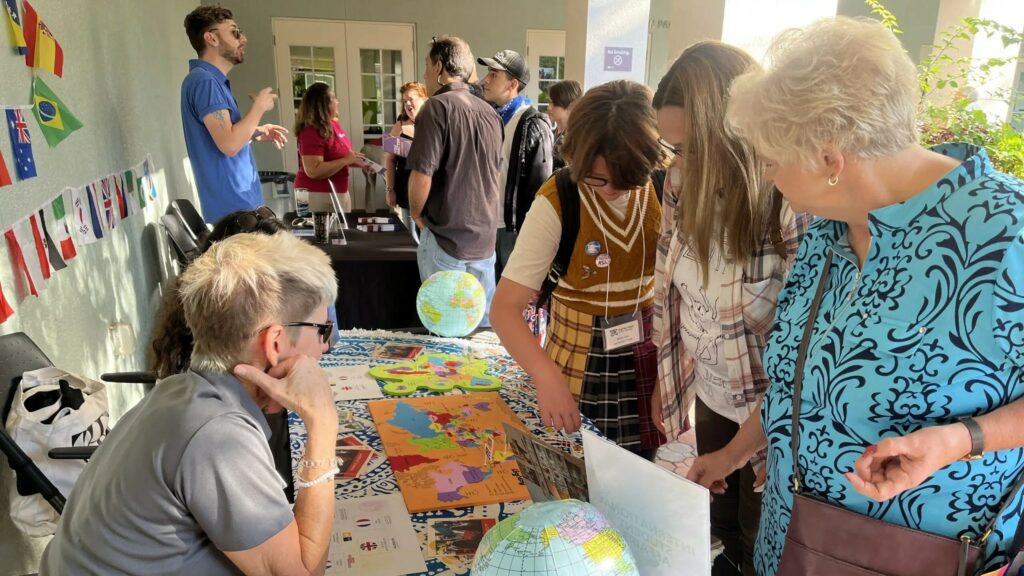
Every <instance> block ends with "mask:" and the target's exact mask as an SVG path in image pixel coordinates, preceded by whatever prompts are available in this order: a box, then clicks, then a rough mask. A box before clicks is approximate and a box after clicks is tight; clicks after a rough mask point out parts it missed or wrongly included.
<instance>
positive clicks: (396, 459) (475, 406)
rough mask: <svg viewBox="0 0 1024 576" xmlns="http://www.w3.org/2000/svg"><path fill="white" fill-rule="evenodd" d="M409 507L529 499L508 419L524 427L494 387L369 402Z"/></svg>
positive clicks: (435, 507) (417, 509) (414, 509)
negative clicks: (506, 428)
mask: <svg viewBox="0 0 1024 576" xmlns="http://www.w3.org/2000/svg"><path fill="white" fill-rule="evenodd" d="M369 408H370V414H371V415H373V421H374V423H376V425H377V431H378V432H379V433H380V439H381V442H382V443H383V444H384V451H385V453H387V456H388V461H389V462H390V463H391V468H392V470H393V471H394V473H395V477H396V478H397V479H398V486H399V488H400V489H401V490H402V496H403V497H404V498H405V505H406V507H407V508H408V509H409V512H413V513H415V512H427V511H430V510H443V509H445V508H457V507H462V506H477V505H481V504H494V503H497V502H509V501H513V500H526V499H528V498H529V493H528V492H527V490H526V486H525V484H524V482H523V479H522V474H520V472H519V468H518V467H517V466H516V463H515V456H514V454H513V452H512V450H511V448H510V447H509V445H508V440H507V437H506V436H505V433H504V428H503V424H504V423H508V424H510V425H511V426H514V427H516V428H518V429H520V430H523V431H526V427H525V426H523V423H522V422H521V421H520V420H519V418H518V417H516V415H515V413H513V412H512V410H511V409H510V408H509V407H508V405H507V404H505V402H504V401H503V400H502V399H501V397H500V396H498V394H497V393H495V392H479V393H474V394H460V395H452V396H428V397H419V398H402V399H399V400H377V401H374V402H370V403H369Z"/></svg>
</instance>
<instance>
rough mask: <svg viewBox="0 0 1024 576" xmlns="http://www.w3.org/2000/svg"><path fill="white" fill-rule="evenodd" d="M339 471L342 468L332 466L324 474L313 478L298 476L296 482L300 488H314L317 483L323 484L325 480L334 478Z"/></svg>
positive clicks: (296, 485)
mask: <svg viewBox="0 0 1024 576" xmlns="http://www.w3.org/2000/svg"><path fill="white" fill-rule="evenodd" d="M338 472H340V470H338V467H337V466H335V467H334V468H331V469H330V470H328V471H327V472H325V473H324V474H323V475H322V476H317V477H316V478H314V479H312V480H303V479H302V478H298V481H297V482H296V483H295V487H296V488H298V489H300V490H301V489H303V488H312V487H313V486H316V485H317V484H323V483H324V482H327V481H328V480H330V479H331V478H334V475H335V474H337V473H338Z"/></svg>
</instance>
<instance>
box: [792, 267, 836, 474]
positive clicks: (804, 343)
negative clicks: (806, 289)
mask: <svg viewBox="0 0 1024 576" xmlns="http://www.w3.org/2000/svg"><path fill="white" fill-rule="evenodd" d="M832 254H833V252H832V250H829V251H828V256H827V257H826V258H825V266H824V270H822V271H821V279H820V280H818V289H817V290H815V292H814V300H812V301H811V310H810V312H808V313H807V322H806V323H805V324H804V337H803V339H802V340H800V348H799V350H798V352H797V355H796V372H795V373H794V375H793V427H792V429H791V430H790V432H789V445H790V448H791V449H792V451H793V494H799V493H800V486H801V484H802V478H801V477H800V465H799V464H798V463H797V462H798V460H797V453H798V452H799V450H800V400H801V398H800V394H801V391H802V390H803V384H804V362H805V361H806V360H807V349H808V347H810V344H811V333H812V332H814V320H815V318H817V317H818V308H819V307H820V306H821V298H822V296H823V295H824V294H825V286H826V285H827V284H828V277H829V274H830V273H831V271H832Z"/></svg>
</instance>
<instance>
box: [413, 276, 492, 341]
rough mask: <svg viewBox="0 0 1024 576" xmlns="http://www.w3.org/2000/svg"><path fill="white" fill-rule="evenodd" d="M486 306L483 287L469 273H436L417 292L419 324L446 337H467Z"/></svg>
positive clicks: (477, 322) (477, 323)
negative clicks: (421, 323)
mask: <svg viewBox="0 0 1024 576" xmlns="http://www.w3.org/2000/svg"><path fill="white" fill-rule="evenodd" d="M486 306H487V298H486V294H485V293H484V287H483V285H482V284H480V281H479V280H477V279H476V278H475V277H474V276H473V275H472V274H469V273H468V272H456V271H452V270H444V271H441V272H435V273H434V274H432V275H431V276H430V278H427V279H426V281H425V282H423V284H422V285H421V286H420V290H419V292H417V293H416V313H417V314H419V317H420V322H423V326H424V327H426V329H427V330H430V331H431V332H433V333H434V334H437V335H439V336H445V337H447V338H462V337H464V336H468V335H469V334H470V333H471V332H472V331H473V330H475V329H476V327H477V325H479V324H480V321H481V320H483V317H484V308H485V307H486Z"/></svg>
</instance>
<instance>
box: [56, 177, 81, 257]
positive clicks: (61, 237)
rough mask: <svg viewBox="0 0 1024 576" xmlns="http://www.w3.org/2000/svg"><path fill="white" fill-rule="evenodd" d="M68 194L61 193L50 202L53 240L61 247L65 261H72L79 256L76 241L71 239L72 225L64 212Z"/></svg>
mask: <svg viewBox="0 0 1024 576" xmlns="http://www.w3.org/2000/svg"><path fill="white" fill-rule="evenodd" d="M67 192H68V191H67V190H65V191H64V192H61V193H60V196H57V197H56V198H54V199H53V202H50V217H51V220H50V221H51V222H53V240H54V242H56V243H57V246H58V247H60V255H61V256H62V257H63V258H64V260H71V259H72V258H74V257H75V256H77V255H78V251H77V250H76V249H75V241H74V240H73V239H72V238H71V224H70V223H69V222H68V215H67V212H66V211H65V210H64V195H65V194H66V193H67Z"/></svg>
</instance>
